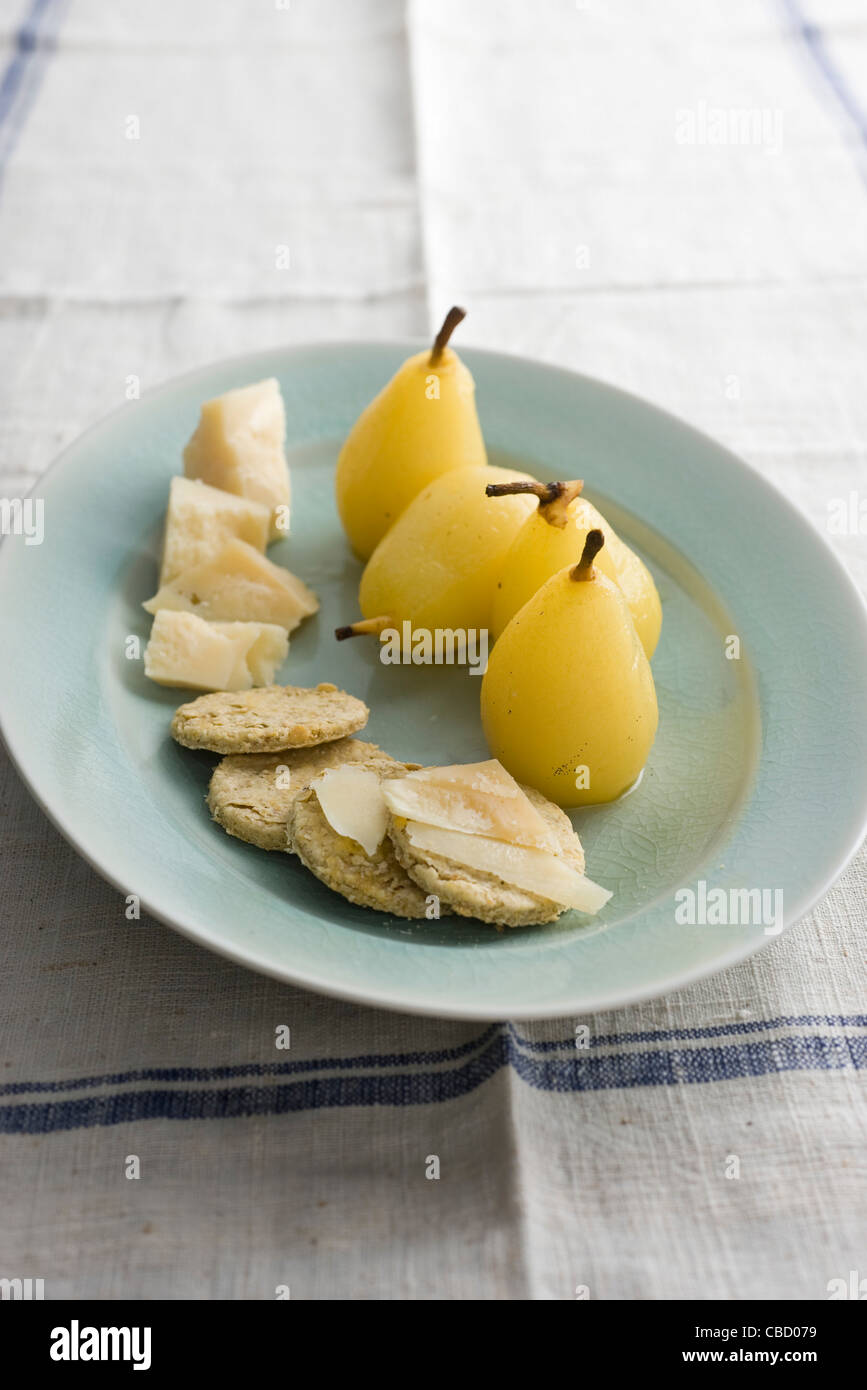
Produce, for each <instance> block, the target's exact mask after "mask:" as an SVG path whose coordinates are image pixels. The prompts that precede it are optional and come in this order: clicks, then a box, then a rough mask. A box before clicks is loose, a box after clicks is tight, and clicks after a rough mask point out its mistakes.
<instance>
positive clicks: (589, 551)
mask: <svg viewBox="0 0 867 1390" xmlns="http://www.w3.org/2000/svg"><path fill="white" fill-rule="evenodd" d="M604 544H605V537H604V536H603V534H602V532H601V531H588V532H587V539H586V540H585V542H584V549H583V551H582V552H581V559H580V560H579V561H578V563H577V565H575V566H574V567H573V568H572V569H571V570H570V571H569V578H570V579H595V578H596V571H595V569H594V568H593V561H594V560H595V559H596V556H597V555H598V554H599V552H600V550H601V549H602V547H603V545H604Z"/></svg>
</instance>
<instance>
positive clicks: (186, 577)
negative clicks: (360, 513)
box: [144, 540, 319, 631]
mask: <svg viewBox="0 0 867 1390" xmlns="http://www.w3.org/2000/svg"><path fill="white" fill-rule="evenodd" d="M144 607H145V608H146V609H147V611H148V613H157V612H159V610H160V609H161V608H174V609H178V610H180V611H183V612H186V613H195V614H196V616H197V617H199V618H206V619H208V620H209V621H212V622H213V621H216V622H259V623H276V624H277V625H278V626H279V627H285V628H287V629H289V631H291V630H292V629H293V628H296V627H297V626H298V624H299V623H300V622H301V619H302V618H306V617H309V615H310V614H311V613H315V612H316V610H317V609H318V607H319V602H318V600H317V598H316V595H315V594H313V593H312V592H311V591H310V589H308V588H307V585H306V584H304V583H303V582H302V581H301V580H300V579H298V578H297V577H296V576H295V575H294V574H290V572H289V570H287V569H284V568H283V566H282V565H275V564H273V563H272V561H271V560H268V559H266V558H265V556H264V555H260V553H259V551H258V550H256V549H254V547H253V546H252V545H248V544H247V542H246V541H239V540H234V541H229V542H227V544H226V545H224V546H223V548H222V549H221V550H220V551H219V552H218V553H217V554H216V555H214V556H212V558H211V559H210V560H205V561H203V562H202V564H200V565H193V566H192V567H191V568H190V569H187V570H183V571H182V573H181V574H178V575H176V576H175V578H174V579H171V580H170V581H169V582H168V584H163V585H162V586H161V587H160V590H159V592H158V593H156V594H155V595H154V597H153V598H151V599H148V601H147V603H145V604H144Z"/></svg>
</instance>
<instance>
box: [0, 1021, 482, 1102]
mask: <svg viewBox="0 0 867 1390" xmlns="http://www.w3.org/2000/svg"><path fill="white" fill-rule="evenodd" d="M499 1026H500V1025H499V1024H497V1023H492V1024H491V1026H490V1027H489V1028H486V1029H485V1031H484V1032H483V1033H481V1034H479V1036H478V1037H477V1038H473V1039H472V1041H471V1042H467V1043H461V1044H460V1046H458V1047H447V1048H443V1049H442V1050H441V1051H439V1052H392V1053H389V1052H370V1053H361V1054H360V1055H359V1056H357V1057H337V1058H330V1057H314V1058H311V1059H310V1060H309V1061H307V1062H241V1063H239V1064H238V1065H236V1066H226V1067H146V1068H144V1069H142V1070H141V1071H126V1072H114V1073H113V1074H112V1073H109V1074H108V1075H105V1076H84V1077H77V1078H76V1079H75V1080H72V1081H32V1082H28V1081H13V1082H10V1083H9V1084H7V1085H6V1086H0V1096H12V1095H23V1094H25V1093H27V1092H30V1091H33V1092H40V1091H49V1092H51V1091H53V1092H57V1091H79V1090H84V1089H86V1088H89V1087H94V1086H121V1085H123V1084H125V1083H126V1082H130V1081H229V1080H231V1079H232V1078H233V1077H243V1076H287V1075H291V1074H292V1073H297V1072H307V1071H340V1070H351V1069H362V1068H372V1067H413V1066H435V1065H437V1064H439V1063H442V1062H453V1061H456V1060H457V1059H458V1058H459V1057H466V1056H467V1055H468V1054H469V1053H470V1052H474V1051H475V1050H476V1049H477V1048H479V1047H481V1046H482V1044H483V1043H486V1042H488V1041H489V1040H490V1039H491V1038H492V1037H493V1036H494V1034H495V1033H496V1032H497V1029H498V1028H499Z"/></svg>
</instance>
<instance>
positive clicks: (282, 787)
mask: <svg viewBox="0 0 867 1390" xmlns="http://www.w3.org/2000/svg"><path fill="white" fill-rule="evenodd" d="M380 755H381V757H382V758H383V759H386V760H387V761H388V762H391V759H390V758H389V756H388V754H387V753H383V752H382V750H381V749H380V748H377V746H376V744H375V743H365V742H364V741H363V740H362V739H358V738H338V739H335V740H334V741H333V742H332V743H317V744H314V745H313V747H312V748H288V749H284V750H283V751H282V752H280V753H230V754H228V755H227V756H226V757H225V758H223V759H221V761H220V762H219V763H218V764H217V766H216V767H215V768H214V772H213V776H212V777H211V783H210V786H209V787H208V797H207V801H208V809H209V810H210V812H211V815H212V816H213V818H214V820H215V821H216V822H217V824H218V825H221V826H222V827H223V829H224V830H225V831H227V832H228V834H229V835H234V836H235V837H236V838H237V839H239V840H245V841H246V842H247V844H250V845H256V846H257V847H258V848H259V849H268V850H284V851H286V852H287V853H291V852H292V844H291V842H290V840H289V836H288V834H287V825H286V822H287V820H288V817H289V812H290V810H291V808H292V803H293V802H294V801H295V798H296V797H298V796H300V794H301V792H303V791H304V789H305V787H307V786H309V784H310V783H311V782H312V780H313V778H314V777H316V776H317V775H318V774H319V773H320V772H324V771H325V770H326V768H329V767H342V766H343V765H344V764H345V763H358V762H363V761H368V762H370V761H374V760H375V759H376V758H377V757H378V756H380Z"/></svg>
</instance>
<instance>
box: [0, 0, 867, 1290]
mask: <svg viewBox="0 0 867 1390" xmlns="http://www.w3.org/2000/svg"><path fill="white" fill-rule="evenodd" d="M744 113H746V114H745V115H744ZM280 247H288V248H289V256H288V259H289V264H288V268H284V269H281V268H278V260H279V259H280V258H279V257H278V255H277V248H280ZM283 259H285V256H284V257H283ZM453 302H463V303H466V304H468V305H469V307H470V310H471V313H470V317H469V319H468V321H467V324H466V325H465V327H464V329H462V334H463V341H464V342H473V343H476V344H481V345H489V346H492V347H495V348H501V349H505V350H509V351H513V352H519V353H526V354H528V355H531V356H535V357H539V358H543V359H545V360H548V361H551V362H555V363H559V364H562V365H566V366H571V367H574V368H577V369H579V370H583V371H587V372H589V373H590V374H592V375H595V376H599V377H603V378H607V379H609V380H611V381H613V382H615V383H617V384H618V385H621V386H624V387H626V388H629V389H632V390H635V391H637V392H638V393H640V394H641V395H644V396H646V397H648V398H650V399H652V400H654V401H656V402H658V403H659V404H661V405H663V406H665V407H667V408H668V409H670V410H672V411H674V412H675V413H677V414H679V415H681V416H683V417H685V418H686V419H688V420H690V421H691V422H693V423H695V424H697V425H698V426H700V427H702V428H704V429H706V430H707V431H709V432H710V433H711V434H713V435H715V436H717V437H718V438H719V439H721V440H722V441H723V442H725V443H727V444H729V445H730V446H731V447H732V448H734V449H735V450H737V451H739V452H741V453H742V454H744V455H745V456H746V457H747V458H748V459H749V460H751V461H752V463H753V464H755V465H756V466H758V467H759V468H760V469H761V470H762V471H763V472H764V473H765V474H766V475H767V476H769V477H770V478H772V479H773V480H774V481H775V482H776V483H777V484H779V485H781V486H782V487H783V488H784V489H785V490H786V491H787V492H788V493H789V495H790V496H791V497H792V498H793V499H794V500H795V501H796V502H798V503H799V504H800V505H801V506H803V507H805V508H808V509H813V511H814V514H815V515H817V516H818V518H819V521H820V523H821V522H822V519H823V518H824V517H825V516H826V513H827V505H828V502H829V501H830V500H831V499H833V498H834V497H846V496H848V494H849V493H850V491H852V490H853V489H855V490H857V489H858V488H859V486H860V487H861V488H862V489H863V487H864V478H865V468H864V461H865V449H867V392H865V391H864V384H863V371H864V343H865V341H867V16H865V13H864V10H863V6H862V5H861V4H859V3H857V0H786V3H784V4H778V3H776V2H775V0H766V3H756V0H727V2H726V4H724V5H723V4H718V3H713V0H666V2H665V3H662V4H659V5H654V6H647V5H643V4H642V3H641V0H578V2H577V3H574V2H572V3H570V0H536V3H534V4H532V5H528V4H526V3H518V0H498V3H493V0H474V3H473V4H472V5H469V4H467V3H466V2H465V0H464V2H463V3H459V0H414V3H410V4H409V5H408V7H406V8H405V6H404V5H403V4H402V3H399V0H378V3H375V2H374V0H364V3H362V2H361V0H328V3H322V0H319V3H316V0H291V3H289V4H286V3H281V0H277V3H269V0H262V2H261V3H256V4H249V3H241V0H186V2H185V3H184V4H183V5H178V4H177V3H169V0H149V3H148V4H147V5H142V4H140V3H132V0H114V3H113V4H111V5H105V4H100V3H98V0H69V3H65V4H64V3H60V0H31V3H29V4H28V3H26V0H5V3H4V6H3V11H2V15H0V493H2V495H5V496H15V495H20V494H21V493H22V492H23V491H24V490H26V489H27V488H28V487H29V486H30V485H32V482H33V481H34V480H35V479H36V478H37V477H38V476H39V474H40V472H41V471H42V470H43V469H44V468H45V467H46V466H47V465H48V464H49V463H50V462H51V460H52V458H53V456H54V455H55V454H56V453H57V452H58V451H59V449H60V448H61V447H62V446H63V445H65V444H66V443H67V442H69V441H70V440H71V439H73V438H74V437H75V436H76V435H77V434H79V433H80V432H81V430H82V429H84V428H85V427H86V426H88V425H89V424H91V423H92V422H93V421H95V420H97V419H98V418H99V417H100V416H102V415H103V414H105V413H106V412H107V411H109V410H111V409H112V408H114V407H115V406H116V405H118V404H119V403H120V402H121V401H122V399H123V394H124V390H125V383H126V378H127V376H128V375H136V376H138V377H139V378H140V380H141V384H142V389H143V390H144V389H147V387H148V386H150V385H153V384H155V383H157V382H159V381H161V380H164V379H166V378H168V377H170V376H172V375H173V374H175V373H177V372H180V371H184V370H188V369H189V368H192V367H194V366H196V365H198V364H200V363H203V362H207V361H209V360H212V359H215V358H218V357H221V356H224V355H228V354H236V353H239V352H242V351H245V350H247V349H253V348H261V347H266V346H270V345H274V344H278V343H283V342H294V341H298V342H303V341H306V340H310V339H328V338H345V337H400V336H406V335H421V334H424V335H426V334H427V333H429V332H430V330H431V328H432V327H433V326H434V325H435V324H437V323H438V322H439V320H440V318H441V316H442V314H443V312H444V310H445V309H446V308H447V307H448V305H449V304H451V303H453ZM834 542H835V544H836V545H838V547H839V551H840V553H841V555H842V557H843V559H844V560H845V561H846V563H847V564H848V565H849V567H850V569H851V571H852V573H853V574H854V575H855V577H856V579H857V581H858V582H859V583H860V584H861V586H862V587H863V588H865V589H867V548H865V539H864V536H863V535H857V534H850V535H846V536H840V537H834ZM2 659H3V660H7V661H14V659H15V657H14V652H4V653H3V656H2ZM0 778H2V780H0V872H2V886H0V903H2V915H3V932H2V939H0V959H2V968H0V998H2V1012H0V1278H14V1277H21V1278H26V1277H30V1278H43V1279H44V1280H45V1294H46V1297H47V1298H56V1297H63V1296H76V1297H97V1298H121V1297H134V1298H149V1299H151V1298H172V1299H184V1298H233V1299H234V1298H245V1299H248V1298H249V1299H259V1298H265V1299H267V1298H274V1297H277V1296H281V1295H280V1294H278V1291H285V1289H286V1288H288V1289H289V1290H291V1297H292V1298H300V1299H388V1300H392V1299H393V1300H400V1299H470V1300H475V1299H485V1300H486V1299H573V1298H575V1297H580V1296H583V1294H584V1292H585V1291H586V1293H587V1294H588V1295H589V1297H591V1298H593V1299H596V1298H613V1299H636V1298H651V1299H671V1298H687V1297H699V1298H708V1299H712V1298H724V1299H743V1298H750V1297H756V1298H795V1297H806V1298H815V1299H822V1298H826V1297H827V1296H828V1284H829V1281H831V1280H833V1279H843V1280H847V1281H848V1280H849V1278H850V1271H852V1270H855V1271H857V1272H858V1274H859V1277H864V1276H867V1265H865V1252H864V1245H863V1222H864V1217H865V1206H867V1203H865V1153H867V1146H865V1137H867V1136H865V1128H867V1126H865V1107H864V1095H863V1093H864V1071H865V1066H867V1009H865V994H864V980H865V957H867V943H865V925H867V922H865V918H867V911H865V887H867V857H865V854H864V852H863V850H862V852H861V854H860V855H859V856H858V857H857V859H856V860H855V861H854V862H853V864H852V865H851V866H850V868H849V870H848V871H847V873H846V874H845V875H844V877H843V878H842V879H841V880H840V882H839V883H838V884H837V885H836V886H835V887H834V888H833V889H832V891H831V892H830V893H829V894H828V896H827V898H826V899H825V900H824V902H823V903H822V904H821V905H820V906H819V907H817V908H816V910H815V911H814V912H812V913H811V914H810V916H809V917H808V918H807V919H806V920H805V921H804V922H802V923H801V924H800V925H799V926H798V927H797V928H795V929H794V930H793V931H791V932H789V933H787V934H786V935H785V937H784V938H782V939H781V940H778V941H775V942H773V944H771V945H769V946H768V947H767V949H766V950H764V951H763V952H762V953H761V954H760V955H758V956H756V957H754V958H753V959H751V960H749V961H747V962H746V963H744V964H743V965H741V966H739V967H737V968H736V969H733V970H729V971H727V972H726V973H724V974H722V975H718V976H716V977H715V978H713V979H710V980H707V981H705V982H704V983H702V984H699V985H696V986H694V987H692V988H690V989H687V990H683V991H681V992H679V993H677V994H674V995H671V996H670V997H668V998H666V999H662V1000H658V1001H656V1002H654V1003H650V1004H646V1005H644V1006H641V1007H633V1008H629V1009H624V1010H622V1011H619V1012H617V1013H611V1014H605V1015H601V1016H597V1017H594V1018H587V1019H563V1020H560V1021H557V1022H549V1023H544V1024H526V1023H524V1024H520V1025H516V1026H512V1025H510V1024H509V1023H508V1022H497V1023H492V1024H491V1025H490V1026H485V1025H481V1024H458V1023H452V1022H444V1021H443V1022H438V1021H436V1020H424V1019H418V1018H409V1017H401V1016H397V1015H393V1014H385V1013H381V1012H376V1011H373V1010H369V1009H365V1008H361V1007H354V1006H351V1005H348V1004H344V1003H337V1002H333V1001H330V1000H327V999H324V998H318V997H315V996H313V995H310V994H307V993H305V992H303V991H300V990H295V989H292V988H289V987H286V986H284V985H281V984H278V983H275V982H274V981H271V980H267V979H263V978H260V977H257V976H255V975H253V974H251V973H249V972H246V971H244V970H242V969H240V968H239V967H237V966H235V965H233V964H231V963H229V962H226V961H223V960H220V959H217V958H216V957H213V956H211V955H209V954H207V953H206V952H205V951H204V950H202V949H200V948H198V947H196V946H195V945H193V944H191V943H190V942H188V941H186V940H183V939H182V938H180V937H179V936H177V935H175V934H173V933H172V932H171V931H169V930H168V929H167V928H164V927H162V926H161V925H158V924H156V923H153V922H148V921H141V922H139V923H130V922H127V921H126V920H125V918H124V914H123V904H122V903H121V902H120V900H119V898H118V895H117V893H116V892H115V891H114V889H112V888H111V887H110V886H108V885H107V884H105V883H104V882H102V880H101V879H99V878H98V877H97V876H96V875H95V874H94V873H93V872H92V871H91V870H90V869H89V868H88V867H87V866H86V865H85V864H84V863H83V862H82V861H81V860H80V859H79V858H78V857H77V856H76V854H75V853H74V852H73V851H72V850H71V849H70V848H69V847H68V846H67V845H66V843H65V842H64V841H63V840H62V839H61V838H60V837H59V835H58V834H57V833H56V832H55V831H54V829H53V828H52V827H51V826H50V825H49V823H48V822H47V821H46V819H45V818H44V817H43V815H42V814H41V812H40V811H39V810H38V809H37V807H36V806H35V805H34V804H33V802H32V801H31V800H30V798H29V796H28V794H27V792H26V791H25V789H24V788H23V786H22V785H21V783H20V781H19V780H18V778H17V776H16V774H15V773H14V772H13V771H12V769H11V768H10V767H9V765H8V760H7V759H6V758H5V755H4V757H3V762H2V772H0ZM805 795H809V789H808V788H805ZM822 813H823V808H821V807H817V808H816V814H817V815H821V814H822ZM281 1024H285V1025H288V1026H289V1027H290V1028H291V1042H292V1046H291V1051H290V1052H289V1053H275V1048H274V1037H275V1028H276V1027H277V1026H279V1025H281ZM582 1024H586V1025H587V1026H588V1027H589V1029H590V1047H589V1049H588V1050H587V1051H579V1050H577V1049H576V1047H575V1036H576V1034H575V1030H576V1027H578V1026H580V1025H582ZM275 1058H276V1063H275ZM133 1155H135V1156H137V1157H138V1159H139V1160H140V1173H141V1176H140V1178H139V1179H138V1180H133V1179H130V1178H128V1177H126V1176H125V1173H126V1171H127V1169H128V1167H129V1159H130V1156H133ZM433 1156H436V1157H437V1158H438V1159H439V1177H438V1178H432V1177H429V1176H426V1174H428V1173H430V1172H431V1171H432V1163H431V1160H432V1157H433ZM734 1160H736V1162H734ZM737 1171H739V1176H737V1177H735V1176H732V1174H733V1173H735V1172H737ZM865 1288H867V1285H865ZM282 1296H285V1292H284V1293H283V1295H282Z"/></svg>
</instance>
